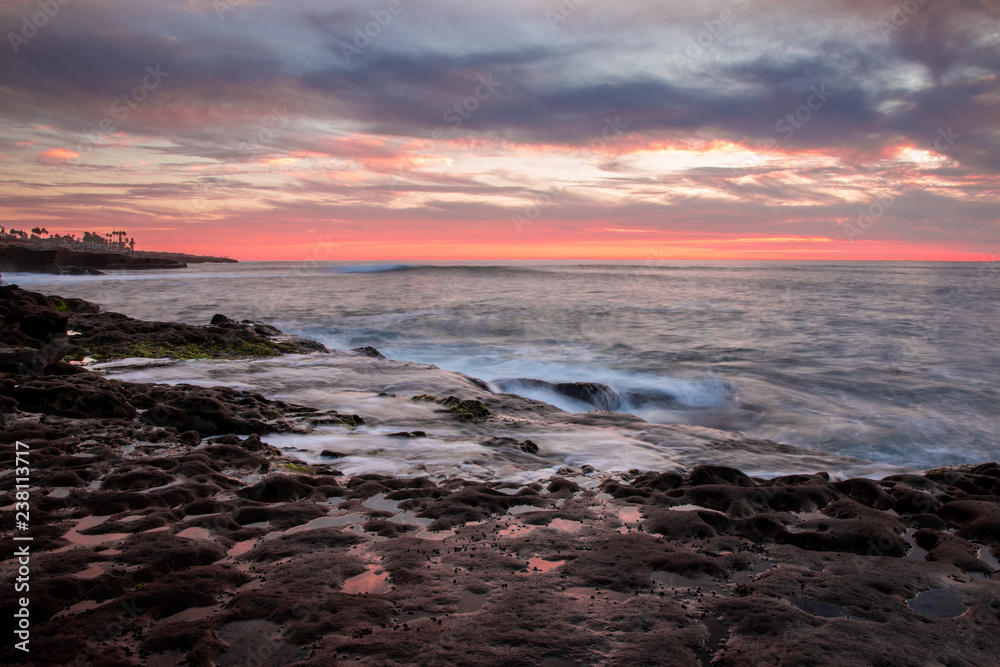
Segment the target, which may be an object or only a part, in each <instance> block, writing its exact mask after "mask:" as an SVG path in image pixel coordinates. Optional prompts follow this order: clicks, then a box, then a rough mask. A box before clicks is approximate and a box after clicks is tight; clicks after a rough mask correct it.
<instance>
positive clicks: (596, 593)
mask: <svg viewBox="0 0 1000 667" xmlns="http://www.w3.org/2000/svg"><path fill="white" fill-rule="evenodd" d="M563 593H565V594H566V595H570V596H572V597H575V598H590V599H594V600H607V601H609V602H624V601H625V600H628V594H627V593H619V592H618V591H605V590H601V589H599V588H587V587H586V586H574V587H572V588H567V589H566V590H564V591H563Z"/></svg>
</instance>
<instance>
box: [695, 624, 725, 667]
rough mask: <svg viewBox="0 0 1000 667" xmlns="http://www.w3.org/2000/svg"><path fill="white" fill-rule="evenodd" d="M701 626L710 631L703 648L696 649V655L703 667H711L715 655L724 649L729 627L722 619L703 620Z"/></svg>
mask: <svg viewBox="0 0 1000 667" xmlns="http://www.w3.org/2000/svg"><path fill="white" fill-rule="evenodd" d="M701 624H702V625H704V626H705V628H706V629H707V630H708V639H706V640H705V643H704V644H703V645H702V646H699V647H698V648H696V649H694V654H695V655H696V656H697V657H698V661H699V662H700V663H701V664H702V667H711V665H712V661H713V660H714V659H715V654H716V653H718V652H719V649H721V648H722V642H723V640H725V639H726V637H728V636H729V625H728V624H727V623H725V622H723V620H722V619H721V618H703V619H701Z"/></svg>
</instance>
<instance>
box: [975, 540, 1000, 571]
mask: <svg viewBox="0 0 1000 667" xmlns="http://www.w3.org/2000/svg"><path fill="white" fill-rule="evenodd" d="M979 560H981V561H983V562H984V563H986V564H987V565H989V566H990V567H992V568H993V570H994V571H997V570H1000V561H997V557H996V556H995V555H994V554H993V552H992V551H990V548H989V547H988V546H986V545H985V544H984V545H982V546H980V547H979Z"/></svg>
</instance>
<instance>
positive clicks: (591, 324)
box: [4, 261, 1000, 469]
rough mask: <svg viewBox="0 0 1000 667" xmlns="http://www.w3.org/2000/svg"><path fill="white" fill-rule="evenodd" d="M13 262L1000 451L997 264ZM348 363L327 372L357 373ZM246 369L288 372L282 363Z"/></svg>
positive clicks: (899, 451) (615, 395) (820, 438)
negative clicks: (142, 267) (176, 265)
mask: <svg viewBox="0 0 1000 667" xmlns="http://www.w3.org/2000/svg"><path fill="white" fill-rule="evenodd" d="M4 279H5V281H6V282H8V283H16V284H20V285H21V286H22V287H24V288H25V289H34V290H39V291H43V292H46V293H50V294H60V295H63V296H73V297H81V298H84V299H88V300H91V301H95V302H98V303H100V304H101V305H102V306H103V307H105V308H106V309H108V310H114V311H119V312H123V313H126V314H128V315H131V316H133V317H138V318H143V319H157V320H171V321H185V322H192V323H207V322H208V320H209V319H210V318H211V316H212V315H213V314H214V313H217V312H220V313H224V314H227V315H229V316H231V317H235V318H239V319H255V320H266V321H268V322H271V323H273V324H275V325H276V326H278V327H279V328H281V329H283V330H284V331H286V332H289V333H296V334H299V335H302V336H306V337H309V338H314V339H316V340H320V341H322V342H324V343H326V344H327V346H329V347H331V348H338V349H348V348H353V347H359V346H366V345H371V346H374V347H376V348H378V349H379V350H380V351H381V352H382V353H383V354H385V355H386V356H388V357H389V358H391V359H398V360H408V361H414V362H420V363H423V364H433V365H435V366H437V367H439V368H440V369H443V370H447V371H455V372H459V373H463V374H466V375H469V376H472V377H475V378H479V379H481V380H484V381H486V382H488V383H489V385H490V387H491V389H493V390H494V391H497V392H506V393H512V394H517V395H520V396H524V397H528V398H533V399H538V400H541V401H544V402H546V403H549V404H551V405H554V406H556V407H558V408H560V409H562V410H564V411H567V412H573V413H578V412H586V411H589V410H595V409H605V410H613V411H617V412H625V413H630V414H633V415H636V416H638V417H641V418H642V419H644V420H646V421H647V422H651V423H654V424H684V425H690V426H701V427H709V428H713V429H722V430H726V431H738V432H741V433H744V434H746V435H749V436H752V437H757V438H767V439H772V440H775V441H778V442H781V443H787V444H791V445H795V446H797V447H801V448H805V449H807V450H814V451H817V452H824V453H829V454H831V455H836V456H839V457H852V458H855V459H861V460H864V461H870V462H874V463H877V464H886V465H888V466H900V467H907V468H918V469H922V468H928V467H934V466H938V465H945V464H955V463H972V462H981V461H987V460H998V459H1000V344H998V342H1000V325H998V322H1000V319H998V317H997V315H998V306H1000V270H998V267H997V265H996V263H995V262H979V263H971V262H970V263H918V262H899V263H895V262H686V261H647V262H626V261H623V262H607V261H603V262H598V261H593V262H579V261H576V262H503V263H497V262H493V263H487V262H428V263H405V262H387V263H333V262H329V263H328V262H301V263H282V262H248V263H243V264H238V265H211V264H204V265H193V266H192V267H191V268H188V269H185V270H179V271H159V272H149V273H131V274H120V275H108V276H83V277H77V276H43V275H31V274H5V275H4ZM196 366H197V365H193V366H192V367H191V368H192V369H193V368H195V367H196ZM216 369H218V366H216ZM191 372H192V373H194V370H192V371H191ZM293 372H294V370H293V369H292V367H291V366H288V367H285V368H283V370H282V373H283V374H284V375H286V376H287V374H289V373H293ZM181 375H183V374H181ZM219 375H220V372H219V371H218V370H216V371H215V372H214V375H213V374H208V375H205V377H203V378H201V379H202V380H204V381H206V382H207V381H208V380H209V379H210V377H209V376H214V377H218V376H219ZM258 375H259V379H257V376H258ZM333 375H334V373H333V371H331V376H330V378H329V379H325V378H324V376H323V375H322V374H321V373H320V374H317V373H313V374H312V375H310V379H309V386H310V388H311V389H310V390H311V391H323V390H324V383H325V382H329V383H330V388H329V391H331V392H332V391H334V389H336V390H337V391H342V390H343V389H344V387H343V386H341V385H342V382H343V379H342V378H340V379H338V378H335V377H333ZM240 377H241V378H242V380H241V382H243V383H244V384H245V385H246V386H254V387H258V388H260V389H262V390H267V389H269V388H272V389H273V386H271V385H269V384H268V383H269V380H268V374H267V373H257V374H255V373H244V374H243V375H242V376H240ZM181 379H184V378H182V377H180V376H178V377H174V380H175V381H180V380H181ZM187 379H189V380H197V379H198V378H193V377H192V378H187ZM573 383H594V384H589V385H579V384H573ZM334 385H336V387H334Z"/></svg>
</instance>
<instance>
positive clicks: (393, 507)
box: [361, 493, 402, 512]
mask: <svg viewBox="0 0 1000 667" xmlns="http://www.w3.org/2000/svg"><path fill="white" fill-rule="evenodd" d="M401 502H402V501H401V500H386V499H385V494H384V493H379V494H376V495H374V496H372V497H371V498H369V499H368V500H366V501H364V502H363V503H361V504H362V505H363V506H365V507H367V508H368V509H370V510H380V511H382V512H398V511H399V503H401Z"/></svg>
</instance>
